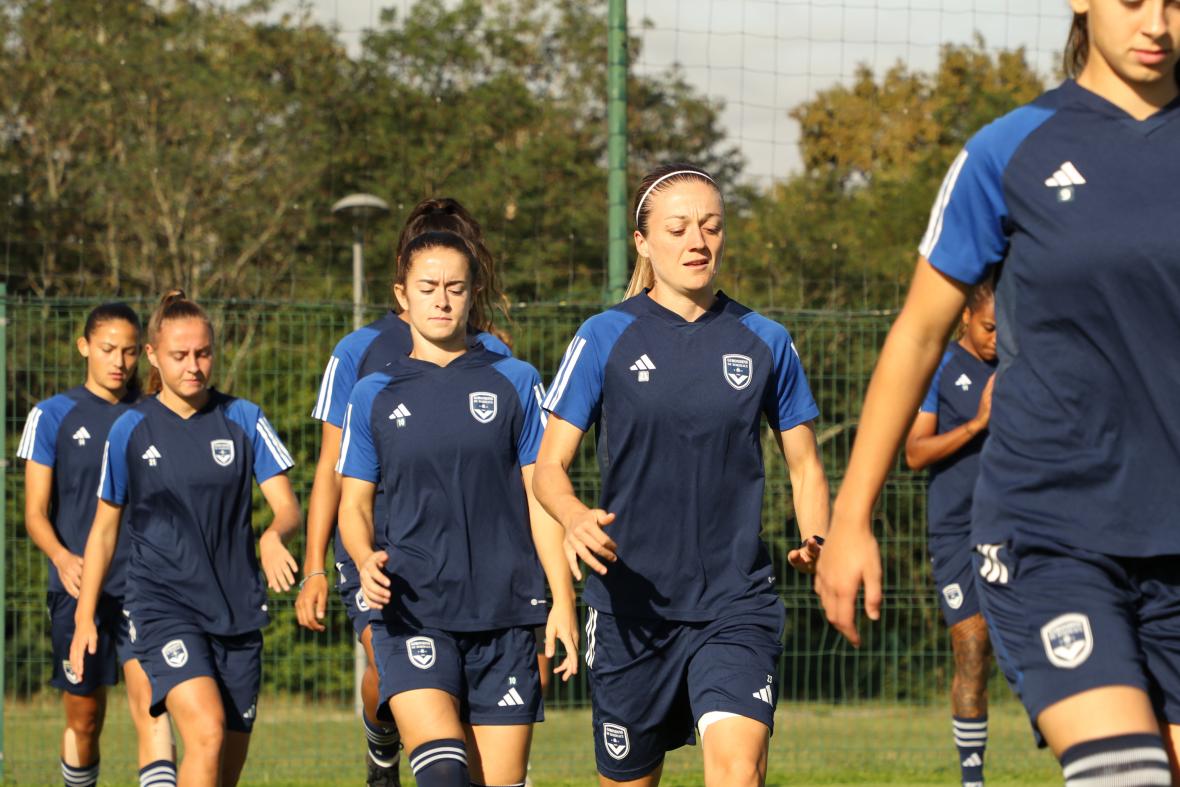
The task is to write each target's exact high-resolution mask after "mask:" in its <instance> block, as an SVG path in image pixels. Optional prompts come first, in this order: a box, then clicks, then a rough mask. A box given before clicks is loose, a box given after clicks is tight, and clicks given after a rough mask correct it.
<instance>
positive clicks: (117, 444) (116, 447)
mask: <svg viewBox="0 0 1180 787" xmlns="http://www.w3.org/2000/svg"><path fill="white" fill-rule="evenodd" d="M142 421H143V413H142V412H141V411H139V410H128V411H127V412H125V413H123V414H122V415H120V416H119V417H118V418H116V419H115V423H113V424H111V431H109V432H107V443H106V445H105V446H103V449H102V475H100V476H99V479H98V496H99V498H100V499H102V500H105V501H107V502H108V503H114V504H115V505H117V506H121V505H124V504H125V503H126V502H127V444H128V443H129V442H130V441H131V433H132V432H134V431H135V427H137V426H139V424H140V423H141V422H142Z"/></svg>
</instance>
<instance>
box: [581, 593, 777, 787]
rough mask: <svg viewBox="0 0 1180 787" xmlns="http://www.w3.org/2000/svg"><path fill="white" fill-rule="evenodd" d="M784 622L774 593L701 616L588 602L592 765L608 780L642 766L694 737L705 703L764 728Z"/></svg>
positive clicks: (773, 699) (769, 720) (769, 719)
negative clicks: (659, 615) (677, 616)
mask: <svg viewBox="0 0 1180 787" xmlns="http://www.w3.org/2000/svg"><path fill="white" fill-rule="evenodd" d="M785 624H786V610H785V609H784V608H783V605H782V604H781V603H780V602H778V601H777V600H776V601H775V603H774V605H773V606H767V607H766V608H765V609H762V610H756V611H752V612H739V613H737V614H734V615H729V616H727V617H725V618H723V619H721V620H716V621H712V622H709V623H683V622H677V621H666V620H647V619H643V618H628V617H617V616H615V615H610V614H608V613H606V612H600V611H598V610H595V609H591V610H589V612H588V615H587V621H586V666H587V667H589V669H590V697H591V700H592V702H593V707H594V712H593V720H594V754H595V758H596V760H597V762H598V772H599V773H600V774H602V775H603V776H606V777H607V778H610V779H614V780H615V781H629V780H632V779H638V778H640V777H642V776H645V775H647V774H649V773H651V772H652V771H653V770H655V768H656V767H658V766H659V764H660V763H661V762H662V761H663V759H664V753H665V752H668V751H671V750H672V749H676V748H679V747H681V746H684V745H686V744H690V743H693V742H694V741H695V728H696V725H697V723H698V722H699V721H700V720H701V717H702V716H705V714H708V713H713V712H720V713H726V714H734V715H737V716H744V717H746V718H750V719H754V720H755V721H760V722H762V723H763V724H765V725H766V726H767V727H768V728H769V729H770V730H771V732H773V731H774V707H775V704H776V703H777V702H778V679H777V677H776V673H777V671H778V660H779V656H780V655H781V654H782V651H783V644H782V639H783V627H784V626H785Z"/></svg>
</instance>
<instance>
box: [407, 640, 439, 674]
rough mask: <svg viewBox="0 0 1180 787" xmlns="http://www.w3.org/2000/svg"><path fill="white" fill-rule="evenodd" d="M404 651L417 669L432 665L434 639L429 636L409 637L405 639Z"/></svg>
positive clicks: (427, 667)
mask: <svg viewBox="0 0 1180 787" xmlns="http://www.w3.org/2000/svg"><path fill="white" fill-rule="evenodd" d="M406 653H407V654H408V655H409V657H410V663H411V664H413V665H414V666H415V667H417V668H418V669H430V668H431V667H433V666H434V640H433V639H431V638H430V637H410V638H409V639H407V640H406Z"/></svg>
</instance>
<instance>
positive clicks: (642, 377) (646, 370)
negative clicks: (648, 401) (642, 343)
mask: <svg viewBox="0 0 1180 787" xmlns="http://www.w3.org/2000/svg"><path fill="white" fill-rule="evenodd" d="M655 368H656V365H655V364H654V363H652V362H651V358H648V357H647V353H644V354H643V355H641V356H639V360H638V361H636V362H635V363H633V364H631V371H633V372H638V373H639V382H641V383H646V382H647V381H648V380H650V379H651V372H652V370H653V369H655Z"/></svg>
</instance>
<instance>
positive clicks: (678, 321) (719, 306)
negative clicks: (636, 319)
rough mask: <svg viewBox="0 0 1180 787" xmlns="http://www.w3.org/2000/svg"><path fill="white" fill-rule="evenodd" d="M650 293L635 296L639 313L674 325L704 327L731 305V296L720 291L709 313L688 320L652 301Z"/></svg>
mask: <svg viewBox="0 0 1180 787" xmlns="http://www.w3.org/2000/svg"><path fill="white" fill-rule="evenodd" d="M650 292H651V290H650V289H645V290H644V291H643V292H641V293H639V294H638V295H636V296H635V298H634V301H635V305H636V307H638V310H639V312H640V313H641V314H645V315H648V316H651V317H655V318H656V319H659V320H662V321H664V322H667V323H670V324H672V325H704V324H705V323H708V322H712V321H713V320H715V319H717V317H718V316H719V315H720V314H721V313H722V312H724V311H725V307H726V306H727V305H728V304H729V303H730V300H729V296H728V295H726V294H725V293H724V292H722V291H721V290H718V291H717V293H716V296H715V298H714V300H713V305H712V306H710V307H709V310H708V311H706V312H705V313H704V314H702V315H701V316H700V317H697V318H696V319H695V320H686V319H684V318H683V317H681V316H680V315H679V314H677V313H676V312H674V311H672V310H671V309H668V308H665V307H663V306H661V305H660V304H658V303H656V302H655V301H654V300H653V299H652V297H651V295H650Z"/></svg>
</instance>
